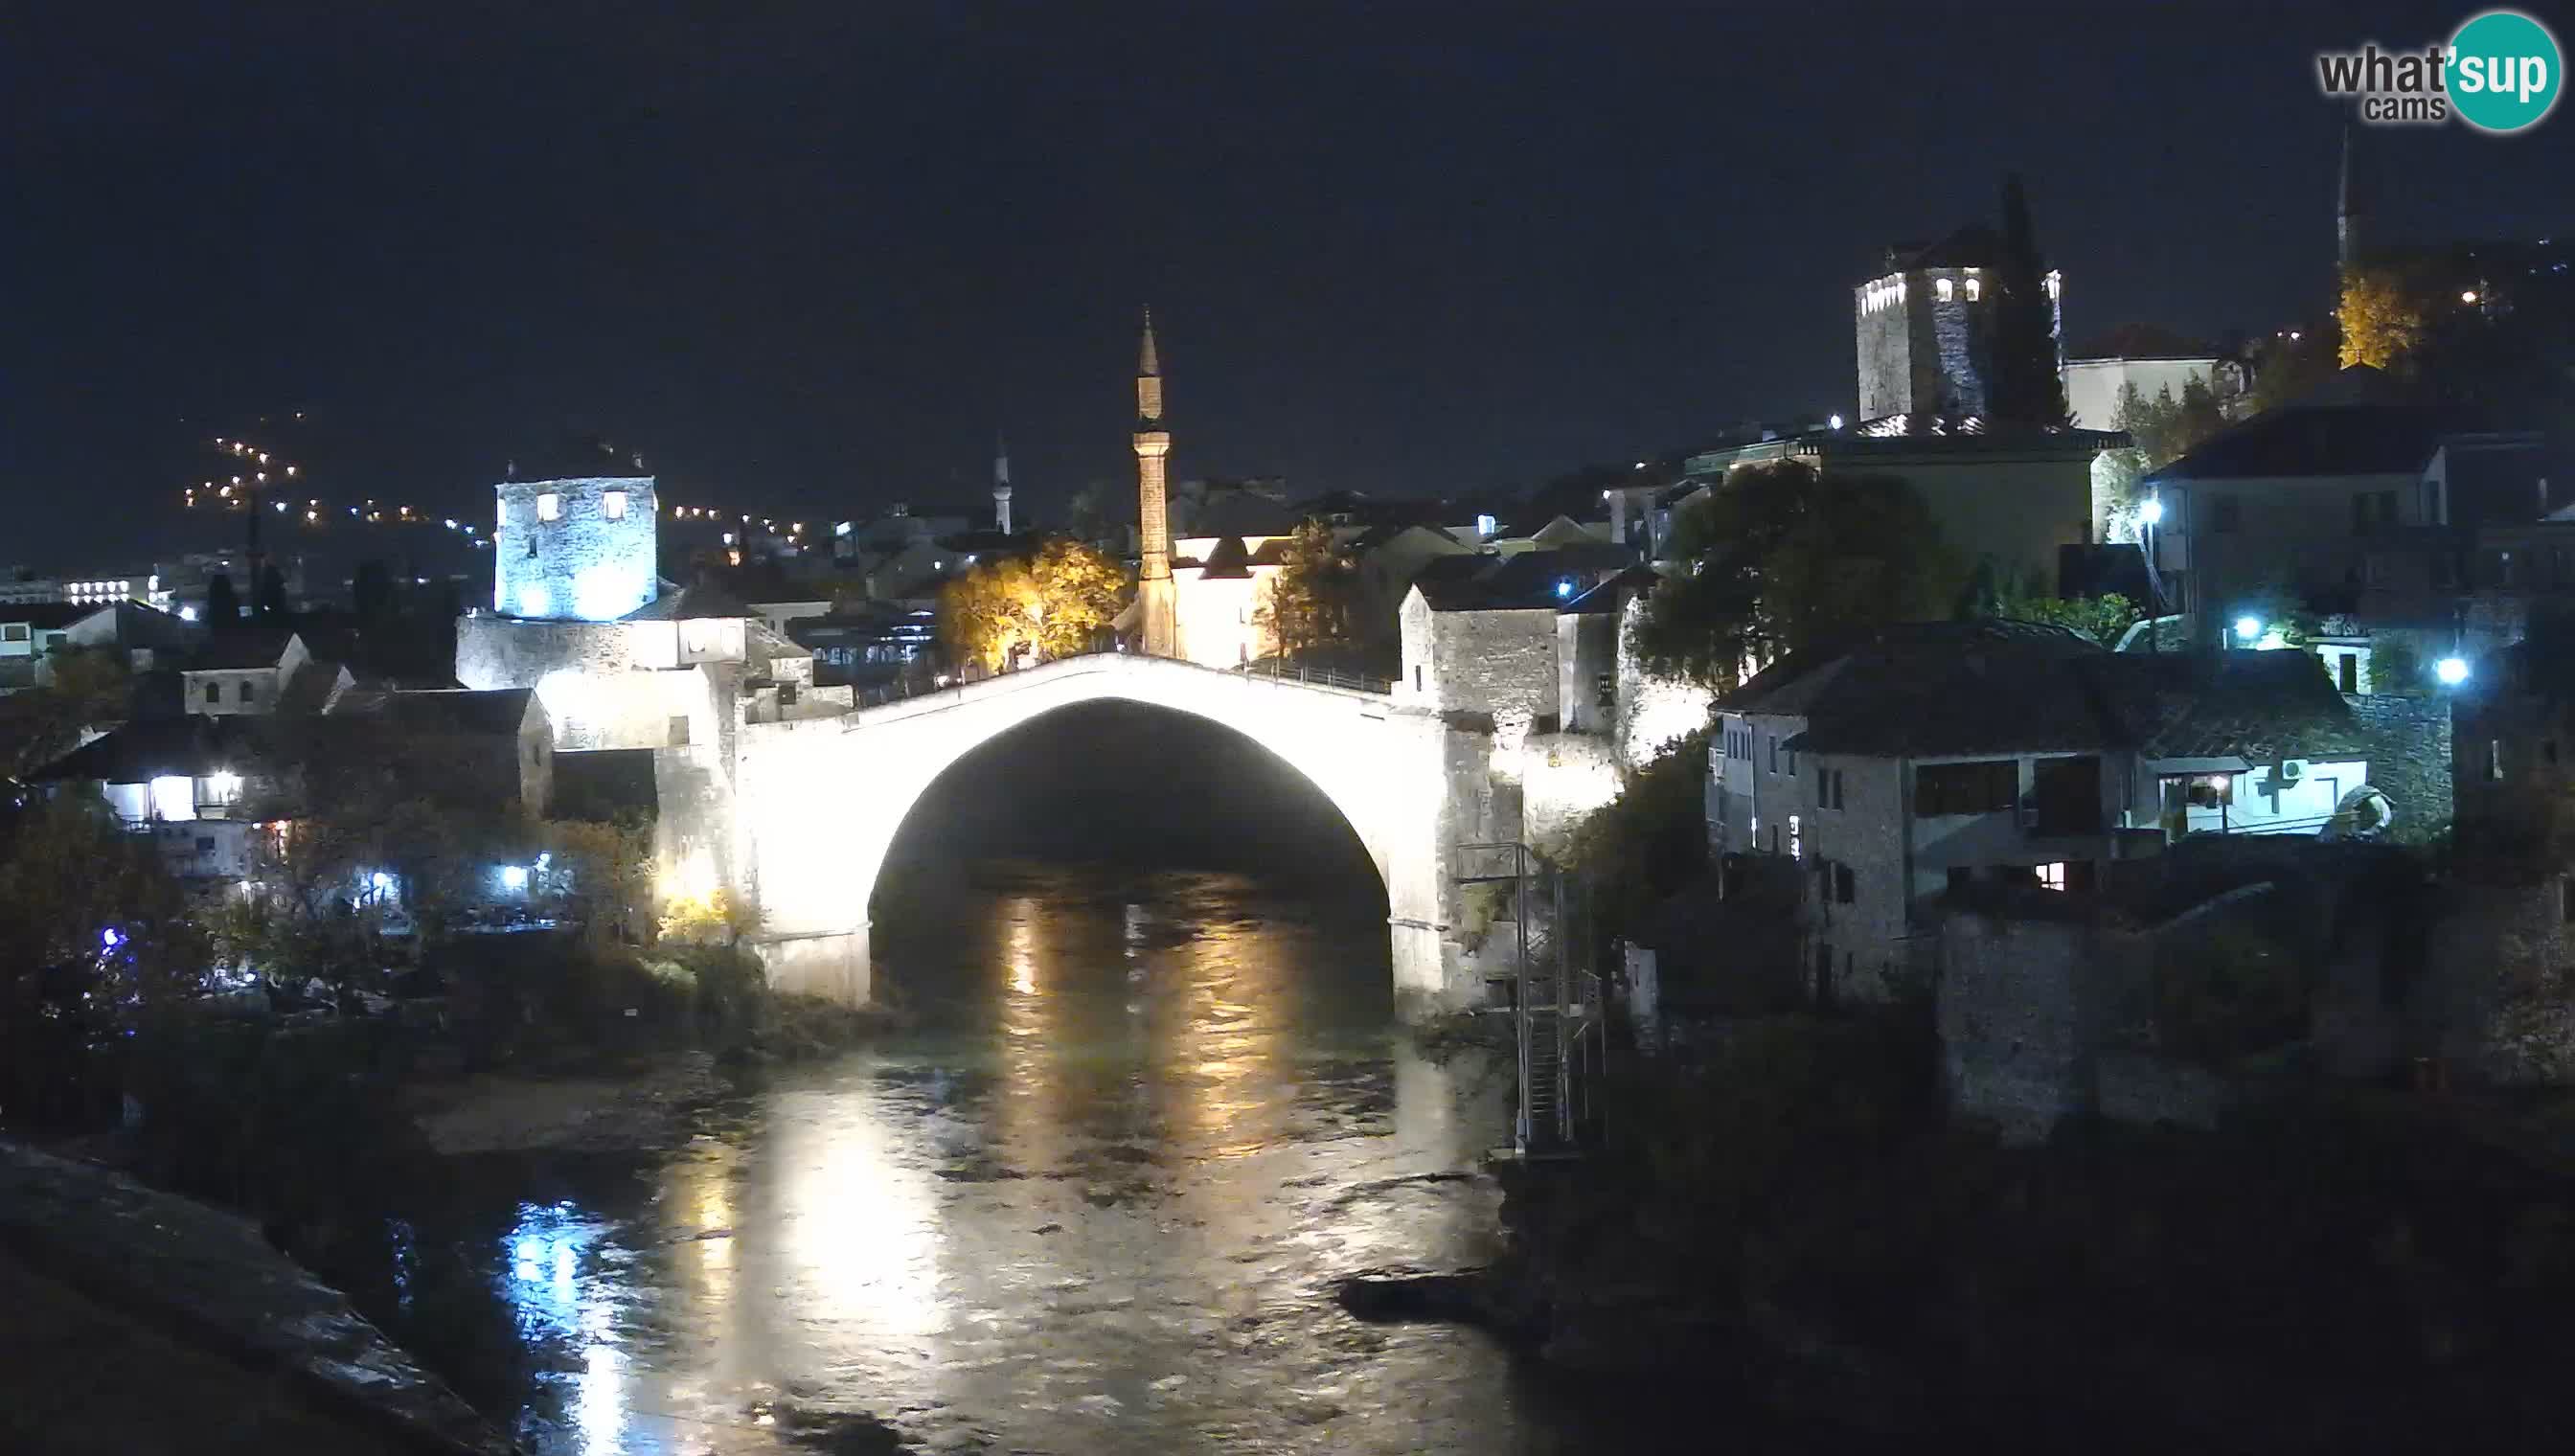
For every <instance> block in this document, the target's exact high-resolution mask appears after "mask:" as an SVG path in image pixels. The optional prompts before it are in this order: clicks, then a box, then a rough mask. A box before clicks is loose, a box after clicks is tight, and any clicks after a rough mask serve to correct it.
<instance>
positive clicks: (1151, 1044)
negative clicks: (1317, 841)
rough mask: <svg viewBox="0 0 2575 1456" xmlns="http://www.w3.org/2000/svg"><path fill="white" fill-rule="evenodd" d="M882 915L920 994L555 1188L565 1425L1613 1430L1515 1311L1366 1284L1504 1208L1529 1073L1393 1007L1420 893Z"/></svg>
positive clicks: (1204, 1433)
mask: <svg viewBox="0 0 2575 1456" xmlns="http://www.w3.org/2000/svg"><path fill="white" fill-rule="evenodd" d="M887 918H892V919H894V920H895V921H896V923H895V924H894V925H893V926H892V927H891V929H890V930H889V929H888V928H886V919H887ZM880 925H881V929H880V936H879V945H880V955H881V959H882V960H883V961H885V962H887V963H890V965H891V967H892V969H893V972H894V974H895V975H896V976H897V977H898V979H899V983H900V984H901V985H902V986H903V988H904V990H905V992H906V993H907V995H909V996H910V997H911V999H912V1003H913V1004H914V1005H915V1006H916V1007H918V1009H919V1011H920V1014H921V1024H920V1026H919V1028H918V1029H917V1030H915V1031H912V1032H909V1033H906V1034H905V1035H904V1036H902V1037H900V1038H897V1039H895V1040H893V1041H891V1042H889V1043H887V1044H884V1045H881V1046H878V1047H875V1048H871V1049H869V1050H866V1051H863V1052H860V1053H856V1054H853V1055H850V1056H848V1057H845V1058H843V1059H841V1060H838V1061H835V1062H832V1063H830V1064H828V1065H821V1066H813V1067H805V1068H798V1069H794V1070H792V1071H790V1072H788V1073H786V1074H783V1075H780V1076H777V1077H775V1078H773V1079H772V1081H771V1083H770V1085H769V1086H768V1087H767V1088H766V1089H765V1090H763V1091H761V1092H759V1093H758V1094H756V1095H753V1096H750V1097H748V1098H746V1099H745V1100H744V1102H743V1103H742V1104H740V1105H739V1106H735V1107H731V1108H728V1109H724V1110H723V1111H721V1112H720V1113H719V1114H718V1115H716V1116H715V1117H714V1118H712V1119H711V1120H710V1122H709V1125H708V1130H707V1132H706V1133H705V1134H703V1135H701V1136H700V1137H698V1138H697V1139H696V1140H695V1141H693V1142H692V1143H691V1144H690V1145H689V1146H687V1147H686V1148H683V1149H680V1150H678V1151H676V1152H674V1153H673V1154H671V1155H669V1156H668V1157H666V1158H664V1159H662V1160H660V1161H659V1162H658V1163H657V1164H655V1165H654V1166H652V1167H650V1168H648V1169H646V1170H644V1172H643V1173H642V1174H641V1178H640V1186H638V1187H636V1188H633V1189H631V1190H630V1189H627V1188H622V1187H619V1186H615V1185H614V1184H612V1185H610V1186H608V1187H606V1188H604V1189H603V1190H601V1191H600V1192H598V1193H597V1194H596V1195H595V1196H592V1197H591V1198H590V1199H589V1200H588V1201H587V1202H584V1201H581V1200H573V1201H554V1202H548V1203H543V1204H539V1203H533V1202H531V1203H524V1204H522V1205H520V1207H519V1209H518V1211H517V1218H516V1221H515V1223H514V1224H513V1225H512V1227H511V1228H510V1229H509V1231H508V1233H507V1235H506V1237H505V1240H504V1248H505V1250H506V1258H507V1267H508V1271H509V1272H508V1276H507V1278H506V1281H505V1283H506V1290H505V1292H506V1294H507V1296H508V1298H509V1299H510V1300H511V1301H512V1303H513V1305H514V1306H515V1308H516V1310H517V1312H518V1320H519V1326H520V1328H521V1330H522V1333H523V1336H524V1337H525V1338H526V1339H527V1340H528V1341H529V1342H530V1343H531V1344H532V1345H533V1346H535V1347H536V1348H538V1349H539V1350H541V1351H543V1352H544V1353H545V1355H546V1357H547V1360H548V1363H549V1367H550V1370H551V1372H552V1373H551V1375H550V1376H549V1377H548V1380H547V1382H546V1383H545V1384H544V1385H543V1387H542V1388H541V1389H540V1390H539V1391H538V1392H537V1396H536V1398H535V1399H534V1401H533V1402H532V1403H531V1406H530V1408H529V1411H528V1413H527V1416H526V1418H525V1420H524V1421H523V1423H522V1430H521V1432H520V1434H521V1436H522V1438H523V1439H525V1440H526V1441H528V1442H529V1444H530V1445H531V1446H532V1447H533V1448H534V1449H537V1450H539V1451H542V1452H546V1453H572V1452H579V1453H583V1456H591V1453H600V1452H665V1451H669V1452H683V1451H686V1452H727V1453H730V1452H765V1451H778V1450H783V1449H811V1447H810V1446H808V1447H796V1446H791V1445H790V1442H791V1441H792V1440H794V1439H796V1438H797V1437H799V1436H802V1437H805V1438H807V1439H813V1440H819V1439H821V1438H823V1437H824V1436H827V1435H829V1436H834V1437H835V1438H838V1437H839V1436H846V1434H847V1433H846V1432H840V1433H834V1432H832V1431H830V1430H829V1429H828V1427H829V1423H830V1422H832V1421H834V1420H836V1419H852V1420H855V1419H858V1418H860V1417H861V1416H864V1417H866V1418H868V1419H873V1420H878V1421H882V1422H884V1423H886V1424H887V1425H888V1426H891V1427H892V1428H894V1430H895V1431H898V1432H900V1433H901V1435H902V1436H903V1437H904V1438H905V1439H907V1440H910V1441H912V1442H916V1443H919V1444H921V1445H922V1446H924V1447H925V1448H928V1449H934V1450H970V1451H971V1450H992V1451H1005V1450H1031V1451H1052V1452H1107V1451H1131V1450H1140V1449H1149V1448H1153V1447H1156V1446H1162V1447H1167V1448H1169V1449H1172V1450H1174V1451H1187V1450H1202V1449H1220V1448H1221V1449H1231V1450H1283V1451H1284V1450H1322V1449H1330V1450H1337V1451H1353V1452H1396V1451H1407V1452H1408V1451H1420V1450H1459V1451H1479V1452H1482V1451H1527V1452H1552V1451H1559V1450H1574V1449H1581V1448H1582V1446H1583V1444H1584V1443H1582V1442H1577V1441H1570V1440H1568V1439H1565V1438H1563V1437H1561V1436H1559V1434H1558V1432H1557V1429H1556V1427H1557V1419H1556V1417H1555V1416H1554V1415H1553V1414H1552V1410H1551V1407H1550V1406H1549V1405H1548V1403H1547V1402H1545V1401H1540V1400H1534V1399H1532V1398H1531V1397H1530V1396H1529V1394H1528V1392H1527V1390H1526V1388H1525V1386H1524V1384H1523V1381H1522V1379H1521V1378H1520V1377H1519V1376H1517V1375H1515V1373H1514V1371H1513V1369H1512V1366H1511V1364H1510V1362H1509V1361H1508V1359H1507V1358H1506V1357H1505V1356H1504V1355H1503V1354H1502V1352H1500V1351H1499V1350H1498V1349H1496V1348H1495V1347H1494V1346H1493V1345H1492V1344H1491V1343H1490V1342H1489V1341H1487V1340H1486V1339H1485V1338H1484V1337H1482V1336H1480V1335H1478V1334H1475V1333H1473V1332H1469V1331H1462V1330H1456V1329H1450V1328H1445V1327H1440V1326H1429V1325H1423V1326H1399V1327H1370V1326H1363V1325H1360V1324H1357V1323H1356V1322H1354V1321H1351V1320H1349V1319H1348V1318H1347V1317H1346V1316H1344V1315H1342V1314H1341V1313H1340V1312H1339V1311H1338V1310H1337V1309H1336V1308H1334V1307H1333V1306H1332V1305H1331V1304H1330V1302H1329V1299H1328V1292H1327V1291H1328V1286H1329V1283H1330V1280H1331V1279H1332V1278H1333V1277H1335V1276H1336V1275H1338V1274H1341V1273H1345V1272H1348V1271H1352V1270H1356V1269H1361V1268H1367V1267H1373V1266H1383V1265H1414V1266H1425V1267H1448V1266H1454V1265H1458V1264H1463V1263H1471V1262H1476V1261H1480V1260H1481V1259H1482V1258H1485V1257H1488V1256H1489V1254H1490V1251H1491V1248H1490V1240H1491V1239H1492V1237H1493V1211H1494V1203H1495V1196H1496V1195H1495V1194H1494V1193H1493V1191H1492V1189H1491V1188H1490V1186H1489V1184H1488V1183H1486V1182H1484V1181H1482V1180H1480V1179H1476V1178H1469V1177H1459V1176H1455V1175H1458V1174H1462V1173H1465V1172H1467V1171H1469V1170H1471V1169H1472V1168H1473V1167H1474V1165H1475V1159H1476V1157H1477V1155H1478V1154H1480V1153H1481V1152H1482V1151H1483V1149H1484V1148H1486V1147H1487V1146H1489V1145H1491V1144H1492V1143H1494V1142H1496V1141H1498V1140H1499V1138H1500V1134H1501V1129H1502V1128H1503V1126H1504V1114H1503V1105H1502V1100H1501V1098H1502V1095H1503V1088H1504V1086H1505V1082H1504V1081H1503V1079H1502V1077H1501V1073H1500V1070H1499V1068H1498V1067H1495V1066H1493V1065H1491V1064H1489V1063H1487V1062H1485V1061H1483V1060H1481V1059H1477V1058H1472V1057H1468V1058H1463V1059H1459V1060H1455V1061H1451V1062H1448V1063H1446V1064H1439V1063H1434V1062H1432V1061H1431V1060H1429V1059H1427V1058H1425V1057H1423V1056H1422V1055H1420V1054H1419V1053H1417V1052H1416V1051H1414V1050H1412V1049H1411V1048H1410V1047H1409V1046H1408V1045H1407V1044H1405V1043H1402V1042H1401V1041H1399V1040H1398V1039H1397V1038H1396V1037H1394V1036H1393V1035H1392V1034H1391V1032H1390V1028H1389V1026H1388V1009H1389V1005H1390V991H1389V988H1388V986H1387V984H1386V976H1387V970H1386V964H1385V956H1386V951H1385V942H1384V930H1383V926H1382V923H1381V921H1380V920H1377V919H1375V918H1373V917H1350V918H1345V919H1343V920H1340V921H1333V920H1319V921H1318V920H1317V919H1315V918H1314V916H1313V915H1312V914H1311V912H1310V911H1308V910H1307V909H1305V908H1303V907H1300V906H1297V905H1294V904H1292V903H1283V902H1274V901H1266V900H1264V899H1263V898H1262V897H1261V896H1260V895H1259V894H1257V893H1256V892H1255V891H1254V890H1253V889H1252V887H1251V886H1249V885H1246V884H1244V883H1243V882H1241V881H1236V880H1230V879H1225V878H1221V877H1215V876H1204V875H1201V876H1175V875H1163V876H1156V877H1153V878H1151V879H1150V880H1139V881H1135V882H1130V883H1124V884H1102V883H1099V882H1097V881H1094V880H1087V879H1085V878H1083V877H1082V876H1080V875H1076V874H1070V873H1064V874H1051V875H1026V876H1021V877H1019V878H1018V879H1016V880H1014V881H1013V882H1011V883H1009V884H1006V885H1004V886H1002V887H1001V888H1000V890H999V891H998V892H996V891H995V890H992V889H986V890H981V891H958V892H954V893H953V894H951V895H950V896H948V897H947V898H945V899H943V900H941V901H939V902H937V903H934V904H916V905H910V906H907V907H906V912H905V913H904V914H903V915H901V916H897V917H884V918H881V920H880ZM826 1448H827V1449H876V1448H875V1447H873V1446H867V1445H864V1444H861V1443H855V1442H854V1443H853V1444H850V1445H848V1446H846V1447H844V1446H838V1445H834V1446H827V1447H826Z"/></svg>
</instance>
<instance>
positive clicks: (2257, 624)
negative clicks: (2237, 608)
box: [2235, 617, 2262, 642]
mask: <svg viewBox="0 0 2575 1456" xmlns="http://www.w3.org/2000/svg"><path fill="white" fill-rule="evenodd" d="M2235 635H2236V636H2237V637H2239V638H2241V639H2243V640H2244V641H2246V642H2251V641H2253V640H2254V639H2255V638H2257V637H2260V636H2261V635H2262V619H2261V618H2258V617H2239V618H2237V619H2235Z"/></svg>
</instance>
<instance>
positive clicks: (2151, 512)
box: [2137, 496, 2164, 526]
mask: <svg viewBox="0 0 2575 1456" xmlns="http://www.w3.org/2000/svg"><path fill="white" fill-rule="evenodd" d="M2137 519H2138V520H2140V521H2142V522H2144V523H2146V524H2147V525H2148V526H2161V525H2163V524H2164V503H2163V502H2162V501H2161V500H2160V499H2158V498H2156V497H2153V496H2148V497H2147V498H2146V504H2144V505H2142V506H2139V507H2138V508H2137Z"/></svg>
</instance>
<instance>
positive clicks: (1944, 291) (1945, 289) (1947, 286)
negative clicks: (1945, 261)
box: [1932, 278, 1958, 304]
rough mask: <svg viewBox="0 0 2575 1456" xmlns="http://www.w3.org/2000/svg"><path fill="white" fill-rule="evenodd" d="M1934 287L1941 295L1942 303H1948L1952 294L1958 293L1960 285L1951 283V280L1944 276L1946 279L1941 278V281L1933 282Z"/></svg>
mask: <svg viewBox="0 0 2575 1456" xmlns="http://www.w3.org/2000/svg"><path fill="white" fill-rule="evenodd" d="M1932 288H1933V289H1934V290H1936V291H1937V292H1938V293H1939V295H1940V302H1942V303H1944V304H1945V303H1947V302H1949V301H1950V299H1951V296H1952V295H1954V294H1956V293H1957V291H1958V286H1957V285H1956V284H1953V283H1951V282H1950V281H1949V280H1947V279H1945V278H1944V279H1941V280H1940V281H1939V282H1937V283H1935V284H1933V285H1932Z"/></svg>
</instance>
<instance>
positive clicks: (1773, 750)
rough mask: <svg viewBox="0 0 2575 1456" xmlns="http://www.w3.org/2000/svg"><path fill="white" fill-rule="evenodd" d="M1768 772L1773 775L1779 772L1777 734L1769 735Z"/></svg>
mask: <svg viewBox="0 0 2575 1456" xmlns="http://www.w3.org/2000/svg"><path fill="white" fill-rule="evenodd" d="M1770 771H1771V772H1772V773H1774V774H1775V773H1777V772H1778V771H1779V735H1778V734H1777V733H1772V734H1771V735H1770Z"/></svg>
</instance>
